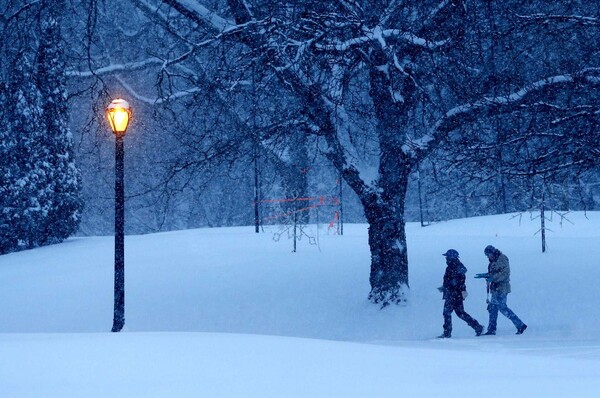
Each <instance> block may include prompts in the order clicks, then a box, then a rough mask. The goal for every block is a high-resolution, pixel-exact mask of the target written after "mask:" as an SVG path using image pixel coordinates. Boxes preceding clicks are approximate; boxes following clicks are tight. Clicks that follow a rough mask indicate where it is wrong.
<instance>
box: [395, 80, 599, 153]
mask: <svg viewBox="0 0 600 398" xmlns="http://www.w3.org/2000/svg"><path fill="white" fill-rule="evenodd" d="M576 85H593V86H595V85H600V68H586V69H584V70H582V71H580V72H579V73H574V74H567V75H557V76H551V77H547V78H545V79H542V80H539V81H537V82H534V83H531V84H529V85H527V86H525V87H523V88H522V89H520V90H518V91H515V92H513V93H511V94H509V95H505V96H496V97H485V98H483V99H481V100H479V101H475V102H472V103H469V104H465V105H460V106H457V107H455V108H452V109H450V110H449V111H448V112H446V114H445V115H444V116H443V117H442V118H441V119H440V120H439V121H438V122H437V123H436V124H435V125H434V127H433V128H432V129H431V131H430V133H429V134H427V135H426V136H424V137H422V138H420V139H418V140H412V141H411V143H410V144H408V145H407V146H406V147H405V151H412V150H416V151H427V150H428V149H429V147H430V146H431V145H432V144H435V143H436V142H437V141H439V137H440V136H442V135H444V134H446V133H448V132H450V131H452V130H454V129H456V128H457V127H459V126H460V125H461V124H463V123H465V122H468V121H470V120H472V119H473V118H474V117H476V116H478V115H479V114H481V113H482V112H487V111H494V112H497V113H505V112H510V111H512V110H514V109H515V107H517V106H520V105H522V104H523V102H525V101H526V100H527V99H528V98H529V97H531V96H532V95H534V94H536V93H539V92H541V91H544V90H548V89H554V88H560V87H568V86H576Z"/></svg>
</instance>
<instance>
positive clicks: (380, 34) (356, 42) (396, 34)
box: [315, 26, 449, 51]
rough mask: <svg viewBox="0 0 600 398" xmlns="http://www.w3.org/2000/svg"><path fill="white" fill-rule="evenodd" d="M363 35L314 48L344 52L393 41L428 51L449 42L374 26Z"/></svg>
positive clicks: (318, 45)
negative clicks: (371, 44)
mask: <svg viewBox="0 0 600 398" xmlns="http://www.w3.org/2000/svg"><path fill="white" fill-rule="evenodd" d="M364 33H365V34H364V35H363V36H358V37H354V38H352V39H348V40H345V41H343V42H342V41H332V42H329V43H328V44H317V45H315V47H316V48H317V49H319V50H321V51H346V50H348V49H350V48H353V47H358V46H360V45H362V44H364V43H368V42H371V41H381V39H382V38H383V39H393V40H394V39H395V40H400V41H403V42H405V43H406V44H410V45H413V46H416V47H422V48H426V49H429V50H432V49H436V48H439V47H442V46H445V45H446V44H448V43H449V40H440V41H430V40H427V39H424V38H422V37H419V36H417V35H415V34H414V33H410V32H403V31H401V30H399V29H381V27H379V26H376V27H375V28H373V29H364Z"/></svg>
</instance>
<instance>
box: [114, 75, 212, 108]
mask: <svg viewBox="0 0 600 398" xmlns="http://www.w3.org/2000/svg"><path fill="white" fill-rule="evenodd" d="M116 79H117V81H118V82H119V83H120V84H121V86H123V88H124V89H125V90H127V92H128V93H129V94H131V96H132V97H134V98H135V99H137V100H138V101H141V102H145V103H146V104H150V105H160V104H163V103H166V102H170V101H173V100H177V99H179V98H183V97H187V96H189V95H194V94H195V93H198V92H200V91H202V89H201V88H199V87H194V88H190V89H189V90H182V91H178V92H176V93H172V94H169V95H167V96H165V97H157V98H151V97H146V96H144V95H141V94H139V93H138V92H137V91H135V90H134V89H133V87H131V86H130V85H129V84H127V82H125V80H123V79H122V78H121V77H120V76H116Z"/></svg>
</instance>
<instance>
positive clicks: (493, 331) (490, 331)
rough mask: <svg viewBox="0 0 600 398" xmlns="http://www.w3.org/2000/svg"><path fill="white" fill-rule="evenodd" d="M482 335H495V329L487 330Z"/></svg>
mask: <svg viewBox="0 0 600 398" xmlns="http://www.w3.org/2000/svg"><path fill="white" fill-rule="evenodd" d="M483 335H484V336H495V335H496V331H495V330H489V329H488V331H487V332H485V333H484V334H483Z"/></svg>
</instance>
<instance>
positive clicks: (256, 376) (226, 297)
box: [0, 212, 600, 398]
mask: <svg viewBox="0 0 600 398" xmlns="http://www.w3.org/2000/svg"><path fill="white" fill-rule="evenodd" d="M535 216H536V215H535V214H534V215H533V217H532V216H531V215H530V214H529V213H524V214H522V215H517V214H508V215H497V216H491V217H480V218H472V219H464V220H453V221H448V222H442V223H437V224H433V225H430V226H427V227H425V228H422V227H421V226H420V225H418V224H409V225H408V226H407V236H408V245H409V246H408V250H409V261H410V284H411V290H410V297H409V302H408V304H407V305H406V306H395V307H392V308H386V309H384V310H380V309H379V308H378V307H377V306H375V305H373V304H370V303H369V302H368V301H367V299H366V298H367V295H368V293H369V283H368V276H369V260H370V254H369V250H368V244H367V226H366V225H345V226H344V235H343V236H339V235H336V234H334V233H332V231H329V232H328V231H327V228H326V226H321V227H320V228H317V227H316V226H311V227H310V228H308V229H307V232H308V234H309V235H311V236H312V237H314V238H315V241H316V242H317V243H318V244H317V245H311V244H309V242H308V239H306V238H304V239H303V240H301V241H300V242H299V246H298V251H297V252H296V253H293V252H292V242H291V240H289V239H286V238H285V237H283V238H282V239H279V240H278V241H275V240H274V239H273V238H274V233H276V232H277V231H278V230H277V228H276V227H270V228H267V229H265V232H263V233H260V234H255V233H254V232H253V228H251V227H240V228H222V229H198V230H188V231H176V232H168V233H160V234H152V235H143V236H127V237H126V241H125V253H126V254H125V255H126V259H125V269H126V282H125V284H126V296H125V302H126V311H125V318H126V327H125V330H124V331H123V332H122V333H119V334H112V333H110V332H109V331H110V328H111V326H112V311H113V256H114V253H113V237H111V236H105V237H91V238H73V239H69V240H68V241H66V242H64V243H62V244H58V245H53V246H48V247H43V248H38V249H34V250H29V251H25V252H20V253H13V254H8V255H4V256H0V283H1V285H2V288H1V289H0V352H1V353H2V355H0V397H13V398H18V397H45V398H46V397H49V398H52V397H61V398H64V397H96V396H97V397H106V396H108V395H113V394H120V395H122V396H127V397H199V396H210V397H292V396H293V397H366V396H373V397H384V396H397V395H402V394H403V393H407V394H409V396H437V394H441V393H444V394H445V396H450V397H452V396H456V397H459V396H460V397H465V396H473V395H474V394H475V393H481V394H485V395H486V396H488V397H490V396H492V397H494V396H507V395H508V396H512V397H521V396H522V397H525V396H565V397H567V396H568V397H584V396H590V397H592V396H596V394H597V391H599V390H600V289H599V288H598V280H599V279H600V264H599V263H598V259H599V258H600V213H598V212H588V213H581V212H576V213H568V214H566V216H565V217H566V218H564V219H563V218H561V217H559V215H558V214H556V213H554V214H548V216H549V217H550V216H551V217H552V220H551V221H548V222H547V227H548V228H549V229H550V230H551V231H548V232H547V240H548V241H547V252H546V253H541V241H540V235H539V231H538V230H539V228H540V226H539V225H540V222H539V219H536V218H535ZM488 244H492V245H494V246H496V247H498V248H499V249H500V250H502V251H503V252H504V253H505V254H507V256H508V257H509V259H510V262H511V275H512V277H511V284H512V290H513V293H511V294H510V295H509V296H508V297H509V298H508V305H509V307H511V308H512V309H513V310H514V311H515V312H516V313H517V314H518V315H519V316H520V317H521V319H523V321H524V322H525V323H527V324H528V325H529V328H528V329H527V331H526V332H525V334H523V335H521V336H515V335H514V332H515V330H514V327H513V326H512V324H511V323H510V322H509V321H508V320H507V319H506V318H504V317H502V316H501V315H500V317H499V324H498V335H497V336H488V337H475V336H474V335H473V331H472V330H471V329H470V328H469V327H468V326H467V325H466V324H465V323H464V322H462V321H460V320H459V319H458V318H456V316H455V317H454V319H453V324H454V331H453V338H452V339H449V340H437V339H435V338H434V337H435V336H437V335H439V334H440V333H441V331H442V305H443V301H442V300H441V294H440V293H439V292H438V291H437V289H436V288H437V287H438V286H440V284H441V280H442V275H443V272H444V268H445V262H444V257H443V256H442V255H441V254H442V253H443V252H445V251H446V250H447V249H449V248H454V249H456V250H458V251H459V252H460V255H461V260H462V261H463V263H464V264H465V265H466V266H467V268H468V269H469V271H468V273H467V288H468V290H469V297H468V298H467V300H466V301H465V309H466V310H467V312H469V313H470V314H471V315H472V316H474V317H475V318H476V319H478V320H479V321H480V322H481V323H482V324H484V325H486V324H487V311H486V305H485V300H486V289H485V283H484V282H483V281H482V280H477V279H474V278H473V275H474V274H475V273H478V272H485V271H486V268H487V259H486V258H485V256H484V255H483V248H484V247H485V246H486V245H488Z"/></svg>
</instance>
